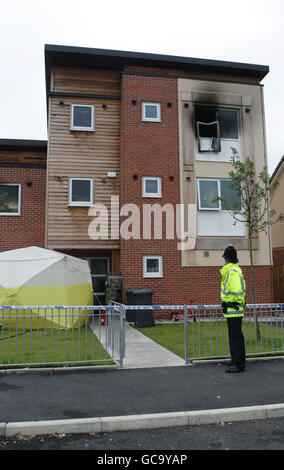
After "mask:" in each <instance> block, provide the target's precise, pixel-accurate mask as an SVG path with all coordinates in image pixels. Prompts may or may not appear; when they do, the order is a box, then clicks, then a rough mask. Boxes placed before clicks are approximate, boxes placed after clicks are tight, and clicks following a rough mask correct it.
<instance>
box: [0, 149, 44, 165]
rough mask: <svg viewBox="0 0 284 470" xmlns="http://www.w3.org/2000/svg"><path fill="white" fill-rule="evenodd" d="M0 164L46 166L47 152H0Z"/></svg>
mask: <svg viewBox="0 0 284 470" xmlns="http://www.w3.org/2000/svg"><path fill="white" fill-rule="evenodd" d="M0 163H29V164H35V165H38V164H41V165H42V164H43V165H45V164H46V152H23V151H12V152H11V151H8V150H0Z"/></svg>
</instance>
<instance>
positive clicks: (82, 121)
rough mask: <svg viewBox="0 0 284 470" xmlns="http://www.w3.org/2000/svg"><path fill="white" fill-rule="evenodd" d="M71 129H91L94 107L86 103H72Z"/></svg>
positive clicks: (92, 127)
mask: <svg viewBox="0 0 284 470" xmlns="http://www.w3.org/2000/svg"><path fill="white" fill-rule="evenodd" d="M71 129H72V130H76V131H93V130H94V107H93V106H91V105H87V104H72V114H71Z"/></svg>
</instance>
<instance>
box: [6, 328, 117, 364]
mask: <svg viewBox="0 0 284 470" xmlns="http://www.w3.org/2000/svg"><path fill="white" fill-rule="evenodd" d="M72 345H73V346H72ZM60 363H64V365H66V366H68V365H76V363H77V364H80V365H91V364H93V365H94V364H95V365H103V364H115V362H113V361H112V360H111V358H110V356H109V354H108V353H107V352H106V350H105V349H104V347H103V346H102V344H101V343H100V342H99V340H98V338H97V336H96V335H95V334H93V332H92V330H91V329H90V328H89V327H87V328H86V327H85V326H84V327H82V328H74V329H70V330H60V329H57V330H52V329H50V330H26V331H20V330H18V331H16V330H14V329H7V330H5V329H3V330H1V329H0V366H2V367H5V366H11V365H17V366H21V365H22V366H27V365H29V366H32V365H38V366H41V367H43V366H44V365H56V364H58V365H60Z"/></svg>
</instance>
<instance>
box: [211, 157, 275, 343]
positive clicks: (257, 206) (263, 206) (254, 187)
mask: <svg viewBox="0 0 284 470" xmlns="http://www.w3.org/2000/svg"><path fill="white" fill-rule="evenodd" d="M232 153H233V155H232V157H231V162H232V165H233V170H231V171H230V172H229V174H228V175H229V177H230V180H231V181H230V185H229V186H230V188H231V189H232V190H234V191H235V192H236V195H237V196H238V199H239V200H238V201H235V202H233V203H231V204H230V211H231V213H232V216H233V219H234V222H233V224H234V225H236V223H237V222H242V223H244V224H245V225H246V227H247V231H248V243H249V256H250V270H251V285H252V294H253V303H254V304H256V291H255V272H254V259H253V249H252V240H253V237H254V236H255V235H256V234H257V233H259V232H265V233H267V229H268V228H269V227H270V226H271V225H272V224H273V223H276V222H278V221H281V222H282V221H284V215H283V214H280V215H278V216H277V214H276V211H275V210H271V209H270V204H269V193H270V192H272V193H273V192H274V191H275V189H276V188H277V186H278V184H279V183H278V181H275V182H273V183H272V184H270V178H269V174H268V170H267V167H266V166H264V167H263V168H262V170H261V171H260V172H259V174H258V175H257V174H256V169H255V165H254V162H253V161H252V160H250V158H246V159H245V160H244V162H241V160H240V157H239V155H238V153H237V150H236V149H234V148H232ZM218 199H221V200H222V201H223V203H224V204H226V199H225V198H218ZM255 319H256V325H257V317H255ZM257 335H258V337H259V328H258V325H257Z"/></svg>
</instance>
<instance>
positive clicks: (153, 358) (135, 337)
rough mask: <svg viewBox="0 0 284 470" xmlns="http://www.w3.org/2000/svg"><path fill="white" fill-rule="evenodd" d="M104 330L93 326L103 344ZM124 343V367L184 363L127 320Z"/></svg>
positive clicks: (136, 367)
mask: <svg viewBox="0 0 284 470" xmlns="http://www.w3.org/2000/svg"><path fill="white" fill-rule="evenodd" d="M105 331H106V329H105V328H104V327H102V326H101V327H100V328H99V326H98V325H96V326H95V328H94V332H95V334H96V335H97V337H98V338H100V341H101V343H102V344H103V345H104V346H106V341H105ZM125 345H126V347H125V358H124V360H123V368H124V369H139V368H141V367H173V366H184V363H185V361H184V359H182V358H181V357H179V356H176V355H175V354H173V353H172V352H170V351H169V350H168V349H166V348H163V347H162V346H160V345H159V344H157V343H155V342H154V341H152V340H151V339H150V338H147V336H145V335H144V334H143V333H141V332H140V331H138V330H136V329H135V328H133V327H132V326H131V325H130V324H129V323H128V322H126V328H125Z"/></svg>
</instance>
